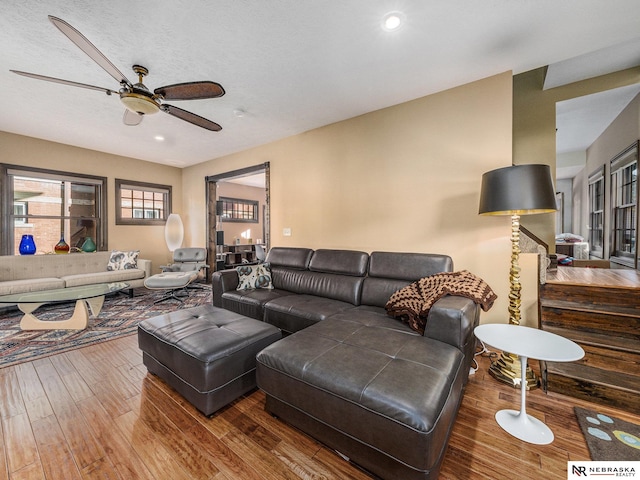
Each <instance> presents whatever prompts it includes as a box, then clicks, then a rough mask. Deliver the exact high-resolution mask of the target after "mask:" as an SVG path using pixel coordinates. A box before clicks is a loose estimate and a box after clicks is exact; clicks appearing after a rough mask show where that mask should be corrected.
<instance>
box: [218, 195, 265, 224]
mask: <svg viewBox="0 0 640 480" xmlns="http://www.w3.org/2000/svg"><path fill="white" fill-rule="evenodd" d="M220 201H221V202H222V215H221V216H220V219H221V220H222V221H223V222H250V223H258V206H259V203H260V202H258V201H257V200H243V199H240V198H227V197H220Z"/></svg>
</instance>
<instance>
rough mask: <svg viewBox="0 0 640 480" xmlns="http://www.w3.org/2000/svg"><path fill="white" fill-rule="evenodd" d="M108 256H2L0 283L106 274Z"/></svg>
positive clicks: (103, 254) (109, 253)
mask: <svg viewBox="0 0 640 480" xmlns="http://www.w3.org/2000/svg"><path fill="white" fill-rule="evenodd" d="M110 256H111V252H93V253H67V254H64V255H6V256H5V255H3V256H2V257H1V259H0V264H1V265H0V281H3V280H28V279H30V278H36V277H39V278H50V277H56V278H60V277H65V276H68V275H78V274H82V273H94V272H106V271H107V263H108V262H109V258H110Z"/></svg>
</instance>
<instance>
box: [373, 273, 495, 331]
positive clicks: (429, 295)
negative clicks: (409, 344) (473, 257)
mask: <svg viewBox="0 0 640 480" xmlns="http://www.w3.org/2000/svg"><path fill="white" fill-rule="evenodd" d="M445 295H460V296H462V297H467V298H470V299H471V300H473V301H474V302H475V303H477V304H479V305H480V307H481V308H482V310H484V311H485V312H486V311H488V310H489V309H490V308H491V307H492V306H493V302H494V301H495V300H496V298H498V296H497V295H496V294H495V293H494V291H493V290H491V287H490V286H489V285H488V284H487V283H486V282H485V281H484V280H482V279H481V278H480V277H477V276H475V275H474V274H473V273H471V272H468V271H466V270H462V271H459V272H451V273H437V274H435V275H430V276H428V277H424V278H421V279H420V280H418V281H417V282H414V283H412V284H411V285H407V286H406V287H404V288H401V289H400V290H398V291H397V292H395V293H394V294H393V295H391V298H389V301H388V302H387V304H386V305H385V308H386V309H387V313H389V315H391V316H392V317H396V318H400V319H401V320H403V321H405V322H407V323H408V324H409V326H410V327H411V328H412V329H413V330H415V331H417V332H420V334H421V335H423V334H424V328H425V326H426V324H427V316H428V315H429V309H430V308H431V307H432V306H433V304H434V303H436V301H437V300H439V299H440V298H442V297H444V296H445Z"/></svg>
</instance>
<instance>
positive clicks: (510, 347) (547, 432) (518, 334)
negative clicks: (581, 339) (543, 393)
mask: <svg viewBox="0 0 640 480" xmlns="http://www.w3.org/2000/svg"><path fill="white" fill-rule="evenodd" d="M474 333H475V335H476V337H478V338H479V339H480V340H482V342H484V343H485V344H487V345H490V346H492V347H495V348H498V349H500V350H503V351H505V352H509V353H513V354H515V355H518V356H519V357H520V365H521V367H522V380H521V383H520V387H521V388H520V389H521V391H522V393H521V396H520V411H517V410H500V411H499V412H497V413H496V422H498V425H500V426H501V427H502V428H503V429H504V430H506V431H507V432H509V433H510V434H511V435H513V436H514V437H516V438H519V439H520V440H523V441H525V442H528V443H535V444H537V445H546V444H548V443H551V442H553V438H554V437H553V432H552V431H551V429H550V428H549V427H547V426H546V425H545V424H544V423H543V422H541V421H540V420H538V419H537V418H535V417H533V416H531V415H528V414H527V409H526V400H527V389H526V387H524V388H523V385H526V384H527V380H526V370H527V359H528V358H533V359H536V360H544V361H547V362H573V361H575V360H580V359H581V358H582V357H583V356H584V350H583V349H582V347H580V346H579V345H578V344H577V343H575V342H572V341H571V340H568V339H566V338H564V337H561V336H560V335H556V334H554V333H550V332H546V331H544V330H538V329H537V328H531V327H524V326H521V325H507V324H495V323H491V324H485V325H480V326H479V327H476V329H475V330H474Z"/></svg>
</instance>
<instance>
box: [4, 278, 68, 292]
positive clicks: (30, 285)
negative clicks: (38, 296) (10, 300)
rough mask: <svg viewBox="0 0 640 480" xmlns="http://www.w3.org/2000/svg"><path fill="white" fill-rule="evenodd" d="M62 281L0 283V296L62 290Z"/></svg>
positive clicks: (43, 280) (32, 279)
mask: <svg viewBox="0 0 640 480" xmlns="http://www.w3.org/2000/svg"><path fill="white" fill-rule="evenodd" d="M64 287H65V283H64V280H62V279H60V278H30V279H28V280H14V281H12V282H0V295H11V294H13V293H26V292H39V291H40V290H54V289H56V288H64Z"/></svg>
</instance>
